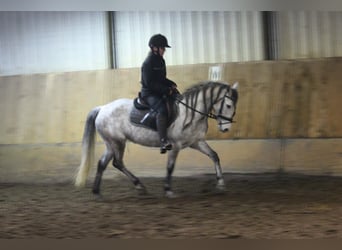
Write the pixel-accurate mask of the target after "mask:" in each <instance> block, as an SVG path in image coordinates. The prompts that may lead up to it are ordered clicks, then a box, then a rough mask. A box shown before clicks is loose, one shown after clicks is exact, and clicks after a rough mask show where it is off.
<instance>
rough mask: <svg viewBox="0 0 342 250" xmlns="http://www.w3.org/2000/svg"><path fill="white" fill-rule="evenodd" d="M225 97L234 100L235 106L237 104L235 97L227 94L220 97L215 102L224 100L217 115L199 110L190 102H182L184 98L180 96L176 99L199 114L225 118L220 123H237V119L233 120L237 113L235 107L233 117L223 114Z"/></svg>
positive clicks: (215, 118) (212, 117)
mask: <svg viewBox="0 0 342 250" xmlns="http://www.w3.org/2000/svg"><path fill="white" fill-rule="evenodd" d="M224 98H228V99H230V100H232V101H233V103H234V106H235V101H234V99H233V98H232V97H231V96H229V95H227V94H225V95H224V96H223V97H221V98H219V99H218V100H217V101H216V102H215V103H217V102H219V101H220V100H222V101H221V105H220V109H219V112H218V114H217V115H216V114H213V113H212V112H209V113H204V112H202V111H199V110H197V109H195V108H193V107H191V106H189V105H188V104H186V103H184V102H182V100H180V99H179V98H178V99H176V100H177V102H179V103H181V104H183V105H184V106H185V107H186V108H188V109H191V110H192V111H194V112H196V113H199V114H201V115H203V116H205V117H208V118H211V119H214V120H218V119H222V120H224V122H219V123H218V125H224V124H229V123H235V122H236V121H234V120H233V117H234V115H235V107H234V114H233V115H232V117H227V116H224V115H222V111H223V105H224ZM215 103H214V104H215Z"/></svg>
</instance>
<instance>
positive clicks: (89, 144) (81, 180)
mask: <svg viewBox="0 0 342 250" xmlns="http://www.w3.org/2000/svg"><path fill="white" fill-rule="evenodd" d="M99 111H100V107H96V108H94V109H93V110H91V111H90V112H89V114H88V117H87V121H86V124H85V126H84V133H83V140H82V159H81V164H80V166H79V167H78V172H77V175H76V178H75V186H76V187H84V186H85V184H86V180H87V176H88V173H89V169H90V167H91V166H92V165H93V164H94V152H95V138H96V137H95V135H96V128H95V119H96V117H97V114H98V113H99Z"/></svg>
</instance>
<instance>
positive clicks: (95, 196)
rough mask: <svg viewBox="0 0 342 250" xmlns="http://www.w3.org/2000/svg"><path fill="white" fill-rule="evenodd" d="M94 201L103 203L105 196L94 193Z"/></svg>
mask: <svg viewBox="0 0 342 250" xmlns="http://www.w3.org/2000/svg"><path fill="white" fill-rule="evenodd" d="M94 200H95V201H103V200H104V199H103V196H102V195H101V194H95V193H94Z"/></svg>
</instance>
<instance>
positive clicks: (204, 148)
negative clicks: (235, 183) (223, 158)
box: [190, 141, 225, 189]
mask: <svg viewBox="0 0 342 250" xmlns="http://www.w3.org/2000/svg"><path fill="white" fill-rule="evenodd" d="M190 147H191V148H193V149H197V150H198V151H200V152H202V153H203V154H205V155H207V156H209V158H210V159H211V160H212V161H213V162H214V164H215V171H216V178H217V188H219V189H224V188H225V183H224V178H223V174H222V169H221V164H220V158H219V157H218V155H217V153H216V152H215V151H214V150H213V149H212V148H211V147H210V146H209V145H208V144H207V143H206V142H205V141H198V142H196V143H194V144H193V145H191V146H190Z"/></svg>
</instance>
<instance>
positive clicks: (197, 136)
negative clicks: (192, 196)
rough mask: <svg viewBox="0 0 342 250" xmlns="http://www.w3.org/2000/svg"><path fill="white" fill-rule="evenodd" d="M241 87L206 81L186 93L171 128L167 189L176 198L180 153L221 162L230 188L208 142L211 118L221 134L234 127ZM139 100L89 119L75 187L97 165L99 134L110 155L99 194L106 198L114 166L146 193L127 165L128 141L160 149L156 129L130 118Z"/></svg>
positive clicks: (103, 161)
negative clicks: (109, 171) (174, 178)
mask: <svg viewBox="0 0 342 250" xmlns="http://www.w3.org/2000/svg"><path fill="white" fill-rule="evenodd" d="M237 88H238V83H235V84H234V85H233V86H230V85H228V84H226V83H223V82H202V83H198V84H196V85H194V86H193V87H191V88H189V89H188V90H186V91H185V92H184V93H183V95H182V96H183V99H182V100H178V101H177V102H178V109H179V111H178V116H177V118H176V119H175V121H174V122H173V123H172V124H171V125H170V127H169V128H168V138H169V140H170V141H171V143H172V146H173V147H172V150H170V151H168V159H167V175H166V179H165V184H164V189H165V195H166V196H167V197H173V196H174V193H173V191H172V188H171V179H172V173H173V170H174V167H175V162H176V158H177V155H178V153H179V151H180V150H181V149H184V148H186V147H190V148H193V149H196V150H198V151H200V152H201V153H203V154H205V155H207V156H209V157H210V159H211V160H212V161H213V162H214V164H215V170H216V177H217V188H219V189H224V187H225V182H224V178H223V174H222V170H221V165H220V160H219V157H218V155H217V153H216V152H215V151H214V150H213V149H212V148H211V147H210V146H209V145H208V144H207V142H206V141H205V135H206V133H207V130H208V118H213V119H216V120H217V123H218V127H219V130H220V131H222V132H227V131H229V129H230V128H231V125H232V122H233V117H234V115H235V111H236V105H237V101H238V92H237ZM132 107H133V100H131V99H118V100H115V101H113V102H111V103H108V104H106V105H103V106H99V107H96V108H94V109H92V110H91V111H90V112H89V114H88V117H87V120H86V124H85V129H84V135H83V141H82V159H81V164H80V166H79V168H78V172H77V176H76V180H75V185H76V186H77V187H81V186H85V183H86V179H87V176H88V173H89V169H90V167H91V166H92V165H93V161H94V148H95V134H96V131H97V132H98V133H99V134H100V136H101V137H102V139H103V141H104V143H105V145H106V151H105V152H104V154H103V155H102V157H101V158H100V160H99V161H98V165H97V173H96V177H95V181H94V185H93V190H92V191H93V193H94V194H96V195H99V194H100V184H101V180H102V174H103V172H104V170H105V169H106V167H107V165H108V163H109V162H110V161H111V160H113V166H114V167H115V168H117V169H118V170H120V171H121V172H122V173H124V174H125V175H126V176H127V177H128V178H129V179H130V180H131V181H132V183H133V184H134V186H135V187H136V189H138V190H140V191H143V192H144V191H145V190H146V189H145V187H144V185H143V184H142V183H141V181H140V180H139V179H138V178H137V177H136V176H135V175H134V174H133V173H131V172H130V171H129V170H128V169H127V168H126V166H125V164H124V162H123V156H124V151H125V145H126V141H127V140H129V141H131V142H133V143H137V144H141V145H143V146H147V147H159V145H160V142H159V136H158V133H157V132H156V131H153V130H150V129H147V128H143V127H139V126H136V125H133V124H132V123H131V122H130V119H129V114H130V111H131V110H132Z"/></svg>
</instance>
